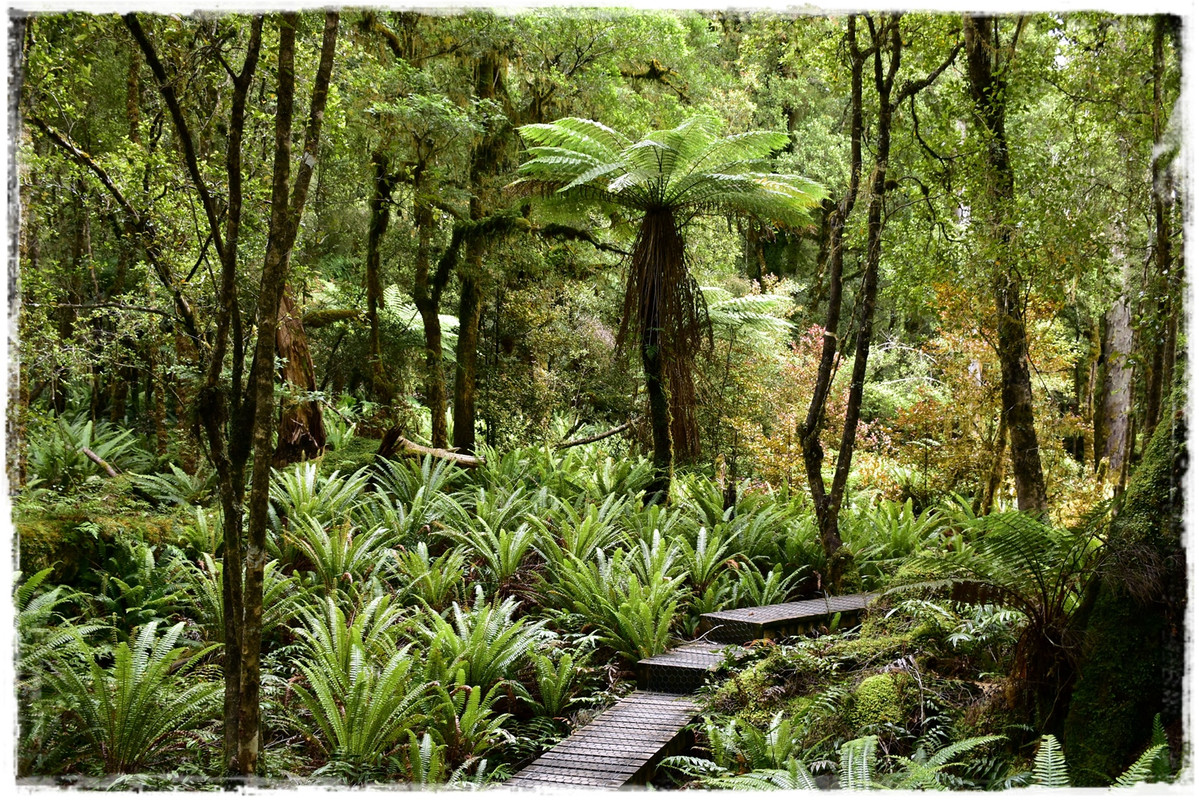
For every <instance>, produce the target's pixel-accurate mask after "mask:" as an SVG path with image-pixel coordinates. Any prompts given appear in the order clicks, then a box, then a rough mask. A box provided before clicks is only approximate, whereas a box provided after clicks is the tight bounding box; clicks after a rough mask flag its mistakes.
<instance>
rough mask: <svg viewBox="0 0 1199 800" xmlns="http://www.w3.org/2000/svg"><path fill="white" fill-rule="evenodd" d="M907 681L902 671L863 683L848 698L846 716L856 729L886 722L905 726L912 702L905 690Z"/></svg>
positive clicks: (882, 675)
mask: <svg viewBox="0 0 1199 800" xmlns="http://www.w3.org/2000/svg"><path fill="white" fill-rule="evenodd" d="M907 682H908V678H907V675H906V674H905V673H902V672H884V673H881V674H879V675H870V676H868V677H866V678H864V679H863V680H862V682H861V683H859V684H858V685H857V686H856V687H854V690H853V693H852V694H850V696H849V702H848V704H847V708H846V711H847V714H848V721H849V724H850V725H851V726H852V727H853V729H854V730H861V729H862V728H866V727H874V726H879V725H882V724H884V723H890V724H892V725H902V724H903V723H904V722H906V721H907V719H908V716H909V711H910V708H909V706H911V702H909V700H908V698H907V697H906V693H905V691H904V689H905V687H906V685H907Z"/></svg>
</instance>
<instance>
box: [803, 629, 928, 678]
mask: <svg viewBox="0 0 1199 800" xmlns="http://www.w3.org/2000/svg"><path fill="white" fill-rule="evenodd" d="M919 652H920V648H919V643H918V642H917V640H916V639H915V638H913V635H912V632H911V631H906V632H902V633H888V634H882V635H877V636H860V637H858V638H856V639H838V640H837V641H834V642H831V643H830V644H829V645H828V646H827V647H826V649H825V651H824V655H825V656H826V657H828V658H830V659H833V660H835V661H837V662H839V663H840V664H841V666H842V667H843V668H844V669H851V670H852V669H866V668H869V667H876V666H878V665H880V664H889V663H891V662H892V661H895V660H896V659H898V658H901V657H903V656H906V655H909V654H912V653H919Z"/></svg>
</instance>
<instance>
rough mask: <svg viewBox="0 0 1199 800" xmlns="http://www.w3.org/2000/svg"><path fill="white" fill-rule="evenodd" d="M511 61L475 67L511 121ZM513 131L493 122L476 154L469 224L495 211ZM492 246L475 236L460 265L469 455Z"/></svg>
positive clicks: (495, 59) (461, 372)
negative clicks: (507, 79) (485, 266)
mask: <svg viewBox="0 0 1199 800" xmlns="http://www.w3.org/2000/svg"><path fill="white" fill-rule="evenodd" d="M507 68H508V63H507V59H506V58H505V57H504V56H503V54H502V53H500V52H499V51H498V50H496V49H488V50H487V51H485V52H484V53H483V55H482V56H481V57H480V58H479V60H478V62H477V63H476V65H475V97H476V98H478V99H479V100H486V101H491V102H498V103H499V104H500V106H501V107H503V108H504V110H505V111H506V112H507V118H508V119H511V118H512V109H511V104H510V103H509V99H508V89H507V86H506V84H505V81H504V78H505V72H506V70H507ZM511 130H512V129H511V125H510V124H508V123H507V122H496V121H492V122H490V123H488V129H487V130H486V131H485V132H484V133H483V136H482V138H481V139H480V141H479V143H478V145H477V146H476V147H475V148H474V150H473V151H472V153H471V164H470V184H471V200H470V218H471V221H472V222H479V221H480V220H483V219H485V218H486V217H488V216H490V215H491V214H492V213H493V211H494V210H495V209H494V207H495V205H496V202H495V201H496V188H495V187H494V186H493V185H492V184H493V183H494V182H495V178H496V176H497V175H500V174H502V173H503V172H504V171H505V169H506V166H507V162H508V155H509V151H510V149H511V148H510V144H511ZM488 245H489V241H488V239H487V238H485V237H483V236H478V235H474V236H471V237H469V238H468V239H467V241H466V257H465V258H464V259H463V260H462V263H461V265H460V272H461V275H460V277H461V280H462V297H461V300H460V303H459V309H458V346H457V350H456V354H455V355H456V360H457V364H456V365H455V369H454V446H455V447H456V448H458V449H459V450H461V451H463V452H465V453H472V452H474V449H475V397H476V394H475V383H476V378H477V363H478V346H479V325H480V323H481V320H482V313H483V305H484V303H483V291H484V288H485V286H484V283H485V281H486V274H485V273H484V270H483V256H484V255H485V254H486V252H487V247H488Z"/></svg>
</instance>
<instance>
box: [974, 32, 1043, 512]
mask: <svg viewBox="0 0 1199 800" xmlns="http://www.w3.org/2000/svg"><path fill="white" fill-rule="evenodd" d="M1023 25H1024V20H1023V18H1020V19H1018V20H1017V22H1016V29H1015V32H1014V33H1013V34H1012V38H1011V40H1010V42H1006V43H1005V42H1002V41H1001V40H1000V36H999V26H998V24H997V21H996V19H995V18H994V17H988V16H980V17H970V16H966V17H964V18H963V23H962V29H963V35H964V39H965V49H966V75H967V79H968V84H969V87H970V93H971V96H972V97H973V99H974V108H975V111H976V114H975V123H976V125H977V126H978V129H979V132H980V133H981V134H982V137H983V140H984V144H985V157H984V161H983V169H984V175H983V179H984V180H983V182H984V201H985V209H984V215H983V216H984V218H985V220H986V224H987V227H988V229H987V231H986V236H987V237H988V239H989V242H988V246H987V248H986V250H985V252H986V253H987V254H988V256H989V258H990V260H991V264H990V265H989V268H990V270H991V291H992V296H993V297H994V300H995V311H996V314H997V331H996V337H997V341H996V351H997V354H998V356H999V366H1000V374H1001V381H1002V390H1001V393H1000V394H1001V398H1002V400H1001V402H1002V404H1003V415H1004V419H1005V420H1006V422H1007V428H1008V439H1009V442H1010V446H1011V456H1012V478H1013V480H1014V481H1015V484H1016V502H1017V504H1018V505H1019V507H1020V510H1021V511H1028V512H1032V513H1037V514H1040V513H1043V512H1044V511H1045V509H1046V506H1047V504H1048V499H1047V497H1046V494H1045V476H1044V473H1043V472H1042V469H1041V450H1040V446H1039V445H1038V442H1037V429H1036V420H1035V416H1034V413H1033V393H1032V379H1031V376H1030V373H1029V365H1028V332H1027V326H1026V323H1025V314H1024V299H1025V291H1026V288H1025V285H1024V281H1023V280H1022V279H1021V276H1020V272H1019V270H1018V265H1017V264H1016V263H1014V258H1013V255H1012V250H1011V248H1012V244H1013V235H1014V231H1015V221H1014V220H1013V218H1012V216H1011V215H1012V210H1013V208H1014V206H1015V176H1014V173H1013V171H1012V164H1011V159H1010V155H1009V152H1008V141H1007V131H1006V127H1005V125H1006V118H1007V77H1006V76H1007V71H1008V67H1009V65H1010V63H1011V60H1012V57H1013V55H1014V52H1015V48H1016V42H1017V41H1018V39H1019V36H1020V31H1021V29H1022V28H1023Z"/></svg>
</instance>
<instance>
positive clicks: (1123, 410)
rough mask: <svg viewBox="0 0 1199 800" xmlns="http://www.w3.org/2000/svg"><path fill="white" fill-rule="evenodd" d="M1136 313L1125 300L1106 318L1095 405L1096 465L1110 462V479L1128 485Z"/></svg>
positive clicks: (1108, 313) (1108, 468) (1119, 301)
mask: <svg viewBox="0 0 1199 800" xmlns="http://www.w3.org/2000/svg"><path fill="white" fill-rule="evenodd" d="M1132 339H1133V330H1132V309H1131V308H1130V306H1129V302H1128V298H1127V297H1125V296H1121V297H1120V298H1119V299H1118V300H1117V301H1116V304H1115V305H1114V306H1113V307H1112V308H1111V310H1110V311H1108V312H1107V314H1105V315H1104V318H1103V344H1102V350H1101V353H1100V356H1099V358H1100V364H1099V372H1100V375H1099V380H1098V381H1097V383H1099V387H1097V389H1098V393H1099V397H1100V402H1098V403H1096V404H1095V464H1096V465H1097V466H1098V465H1099V464H1100V463H1102V462H1104V461H1106V462H1107V477H1108V480H1110V481H1111V482H1112V483H1114V484H1116V486H1118V487H1122V486H1123V485H1124V479H1125V476H1126V475H1127V467H1128V465H1127V461H1126V459H1125V454H1126V453H1127V452H1128V445H1129V438H1130V433H1131V427H1130V422H1131V417H1130V415H1131V413H1132V364H1131V363H1130V361H1129V356H1130V355H1131V353H1132Z"/></svg>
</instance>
